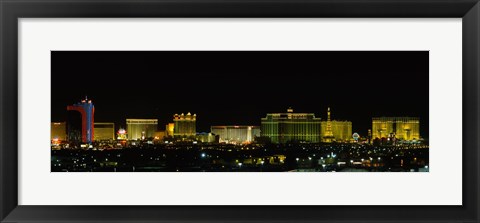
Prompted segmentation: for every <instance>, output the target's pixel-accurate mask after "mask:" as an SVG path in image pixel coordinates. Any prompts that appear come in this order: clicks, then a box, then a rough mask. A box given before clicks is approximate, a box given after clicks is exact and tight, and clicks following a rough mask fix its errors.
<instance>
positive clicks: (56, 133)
mask: <svg viewBox="0 0 480 223" xmlns="http://www.w3.org/2000/svg"><path fill="white" fill-rule="evenodd" d="M50 140H52V141H65V140H67V123H66V122H52V123H50Z"/></svg>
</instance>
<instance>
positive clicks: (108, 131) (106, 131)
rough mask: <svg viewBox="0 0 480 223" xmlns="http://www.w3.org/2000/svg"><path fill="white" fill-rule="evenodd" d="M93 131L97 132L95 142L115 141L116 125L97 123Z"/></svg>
mask: <svg viewBox="0 0 480 223" xmlns="http://www.w3.org/2000/svg"><path fill="white" fill-rule="evenodd" d="M93 129H94V131H95V136H94V139H95V141H102V140H114V139H115V123H111V122H95V123H94V124H93Z"/></svg>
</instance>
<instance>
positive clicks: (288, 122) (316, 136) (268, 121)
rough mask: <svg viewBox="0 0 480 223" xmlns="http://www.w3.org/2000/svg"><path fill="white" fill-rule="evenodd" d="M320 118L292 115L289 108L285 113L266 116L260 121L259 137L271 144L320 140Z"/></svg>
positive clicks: (311, 114)
mask: <svg viewBox="0 0 480 223" xmlns="http://www.w3.org/2000/svg"><path fill="white" fill-rule="evenodd" d="M320 130H321V126H320V118H315V114H313V113H293V109H292V108H289V109H288V110H287V112H286V113H272V114H267V116H266V117H265V118H262V119H261V133H260V134H261V136H262V137H267V138H269V139H270V141H271V142H272V143H287V142H311V143H318V142H320V141H321V139H320V136H321V135H320Z"/></svg>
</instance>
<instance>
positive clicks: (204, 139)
mask: <svg viewBox="0 0 480 223" xmlns="http://www.w3.org/2000/svg"><path fill="white" fill-rule="evenodd" d="M195 140H196V141H197V142H201V143H218V142H219V136H218V135H215V134H213V133H206V132H201V133H197V135H196V136H195Z"/></svg>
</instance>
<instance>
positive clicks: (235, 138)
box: [210, 125, 260, 144]
mask: <svg viewBox="0 0 480 223" xmlns="http://www.w3.org/2000/svg"><path fill="white" fill-rule="evenodd" d="M210 131H211V132H212V133H213V134H215V135H218V136H219V137H220V139H219V140H220V142H225V143H231V144H241V143H249V142H252V141H254V140H255V137H258V136H260V126H246V125H230V126H226V125H222V126H211V127H210Z"/></svg>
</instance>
